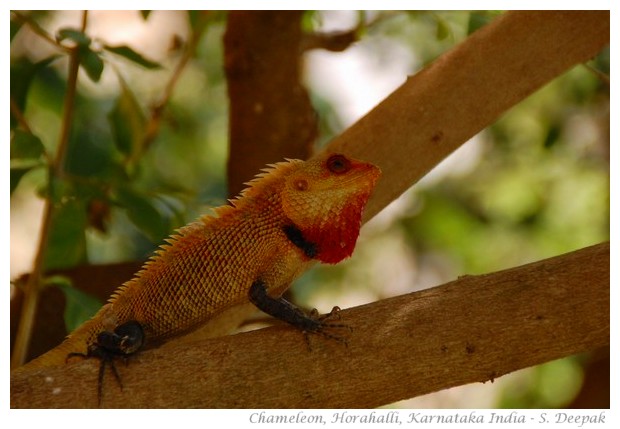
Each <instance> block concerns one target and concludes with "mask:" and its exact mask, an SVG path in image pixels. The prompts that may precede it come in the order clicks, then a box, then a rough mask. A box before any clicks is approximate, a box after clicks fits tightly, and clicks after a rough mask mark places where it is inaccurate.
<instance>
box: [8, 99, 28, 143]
mask: <svg viewBox="0 0 620 429" xmlns="http://www.w3.org/2000/svg"><path fill="white" fill-rule="evenodd" d="M10 99H11V114H12V115H13V116H14V117H15V119H16V120H17V122H18V123H19V126H20V127H22V129H23V130H24V131H26V132H27V133H28V134H32V129H31V128H30V125H28V121H26V118H25V117H24V112H22V110H21V109H20V108H19V106H18V105H17V102H16V101H15V100H14V99H13V97H10Z"/></svg>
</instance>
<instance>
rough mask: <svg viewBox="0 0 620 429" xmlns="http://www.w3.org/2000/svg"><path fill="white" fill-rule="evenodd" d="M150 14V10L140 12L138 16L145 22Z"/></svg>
mask: <svg viewBox="0 0 620 429" xmlns="http://www.w3.org/2000/svg"><path fill="white" fill-rule="evenodd" d="M151 12H152V10H141V11H140V15H142V19H144V20H145V21H146V20H147V19H148V18H149V15H150V14H151Z"/></svg>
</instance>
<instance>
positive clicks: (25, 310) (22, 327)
mask: <svg viewBox="0 0 620 429" xmlns="http://www.w3.org/2000/svg"><path fill="white" fill-rule="evenodd" d="M87 20H88V12H87V11H84V13H83V15H82V31H85V29H86V24H87ZM79 67H80V56H79V51H78V49H77V48H71V50H70V54H69V74H68V77H67V93H66V95H65V102H64V107H63V109H64V117H63V121H62V128H61V130H60V137H59V142H58V149H57V151H56V159H54V161H53V162H52V163H51V164H50V166H49V179H48V185H49V186H52V181H53V180H54V179H56V178H58V177H62V175H63V167H64V159H65V153H66V151H67V146H68V144H69V136H70V131H71V125H72V123H73V108H74V104H75V94H76V88H77V79H78V71H79ZM53 215H54V201H53V197H52V196H51V195H48V196H47V198H46V199H45V207H44V212H43V220H42V225H41V237H40V238H39V245H38V248H37V253H36V256H35V259H34V263H33V267H32V274H31V275H30V277H28V282H27V283H26V285H25V287H24V303H23V305H22V311H21V315H20V319H19V327H18V328H17V333H16V336H15V344H14V346H13V355H12V356H11V368H16V367H18V366H21V365H22V364H23V363H24V361H25V360H26V355H27V353H28V346H29V344H30V338H31V337H32V330H33V326H34V319H35V314H36V309H37V304H38V300H39V289H40V285H41V280H42V278H43V270H44V268H45V267H44V262H45V256H46V254H47V247H48V240H49V234H50V228H51V225H52V218H53Z"/></svg>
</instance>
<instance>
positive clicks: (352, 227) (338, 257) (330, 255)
mask: <svg viewBox="0 0 620 429" xmlns="http://www.w3.org/2000/svg"><path fill="white" fill-rule="evenodd" d="M369 196H370V195H360V196H359V197H358V198H357V199H356V200H355V201H354V202H351V203H349V204H346V205H345V206H344V208H342V209H341V211H340V212H339V213H333V216H329V217H328V218H327V219H325V220H323V221H322V222H321V223H320V224H318V225H313V226H311V227H308V228H307V229H304V230H303V234H304V237H305V239H306V240H308V241H309V242H311V243H314V244H316V246H317V250H318V253H317V256H316V258H317V259H318V260H320V261H321V262H323V263H327V264H336V263H338V262H340V261H342V260H343V259H345V258H348V257H349V256H351V254H352V253H353V249H354V248H355V243H356V241H357V237H358V236H359V232H360V227H361V224H362V211H363V209H364V206H365V205H366V201H367V200H368V198H369Z"/></svg>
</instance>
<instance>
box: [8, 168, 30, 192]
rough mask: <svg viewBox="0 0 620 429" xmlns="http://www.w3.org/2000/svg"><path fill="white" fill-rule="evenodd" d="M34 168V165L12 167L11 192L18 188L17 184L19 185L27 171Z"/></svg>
mask: <svg viewBox="0 0 620 429" xmlns="http://www.w3.org/2000/svg"><path fill="white" fill-rule="evenodd" d="M33 168H34V166H30V167H17V168H11V194H12V193H13V191H14V190H15V189H16V188H17V185H19V182H20V181H21V180H22V178H23V177H24V176H25V175H26V173H28V172H29V171H30V170H32V169H33Z"/></svg>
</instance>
